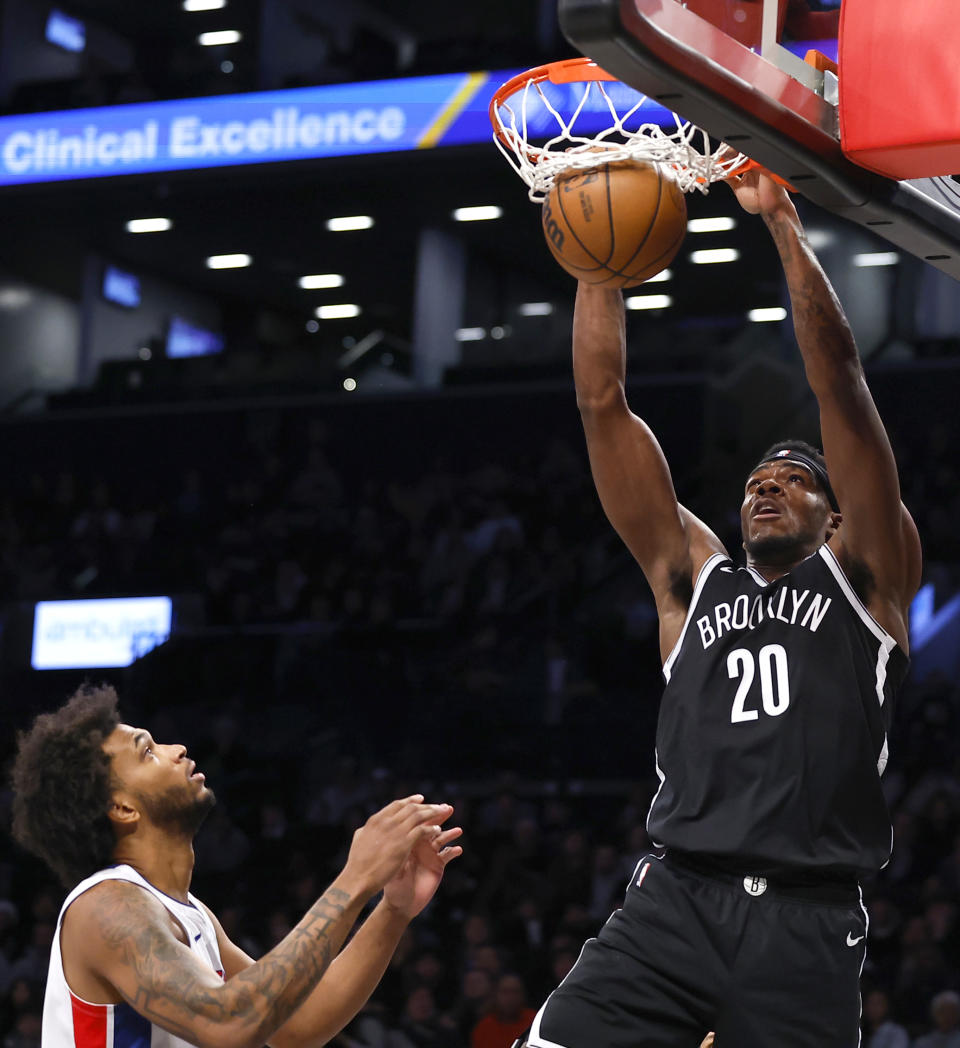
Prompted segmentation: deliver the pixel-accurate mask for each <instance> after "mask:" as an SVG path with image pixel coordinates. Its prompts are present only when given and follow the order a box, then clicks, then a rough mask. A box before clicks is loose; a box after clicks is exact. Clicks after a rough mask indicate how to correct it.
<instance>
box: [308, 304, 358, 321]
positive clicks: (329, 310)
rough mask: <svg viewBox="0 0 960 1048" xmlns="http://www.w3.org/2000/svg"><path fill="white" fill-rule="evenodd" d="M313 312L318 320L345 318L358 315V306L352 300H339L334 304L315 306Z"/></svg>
mask: <svg viewBox="0 0 960 1048" xmlns="http://www.w3.org/2000/svg"><path fill="white" fill-rule="evenodd" d="M314 312H315V313H316V315H317V317H318V318H319V319H320V320H346V319H347V318H349V317H358V316H360V307H359V306H355V305H354V304H353V303H352V302H341V303H338V304H337V305H335V306H317V308H316V309H315V310H314Z"/></svg>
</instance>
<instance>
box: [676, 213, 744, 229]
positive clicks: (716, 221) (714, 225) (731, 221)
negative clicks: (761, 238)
mask: <svg viewBox="0 0 960 1048" xmlns="http://www.w3.org/2000/svg"><path fill="white" fill-rule="evenodd" d="M736 228H737V221H736V219H735V218H731V217H730V216H729V215H717V216H716V218H691V219H690V221H689V222H688V223H687V232H688V233H726V232H728V231H729V230H731V229H736Z"/></svg>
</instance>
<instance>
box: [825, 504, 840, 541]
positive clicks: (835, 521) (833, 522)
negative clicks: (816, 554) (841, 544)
mask: <svg viewBox="0 0 960 1048" xmlns="http://www.w3.org/2000/svg"><path fill="white" fill-rule="evenodd" d="M842 523H843V514H842V513H840V512H839V511H836V510H835V511H834V512H833V513H831V514H830V516H829V517H828V518H827V538H828V539H829V538H830V536H831V535H834V534H836V532H837V529H838V528H839V527H840V525H841V524H842Z"/></svg>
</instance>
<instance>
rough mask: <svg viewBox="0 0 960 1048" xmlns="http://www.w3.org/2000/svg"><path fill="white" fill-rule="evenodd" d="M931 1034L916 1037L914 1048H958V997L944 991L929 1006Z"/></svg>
mask: <svg viewBox="0 0 960 1048" xmlns="http://www.w3.org/2000/svg"><path fill="white" fill-rule="evenodd" d="M930 1018H931V1019H933V1025H934V1029H933V1030H932V1032H930V1033H928V1034H925V1035H924V1036H923V1037H918V1038H917V1040H916V1041H915V1042H914V1048H960V995H958V994H956V993H954V992H953V990H944V991H943V992H942V993H938V994H937V996H936V997H934V999H933V1001H932V1002H931V1004H930Z"/></svg>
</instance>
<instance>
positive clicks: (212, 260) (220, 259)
mask: <svg viewBox="0 0 960 1048" xmlns="http://www.w3.org/2000/svg"><path fill="white" fill-rule="evenodd" d="M251 262H253V259H252V258H251V257H250V256H249V255H211V256H210V257H209V258H208V259H207V269H243V268H244V267H245V266H249V265H250V263H251Z"/></svg>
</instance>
